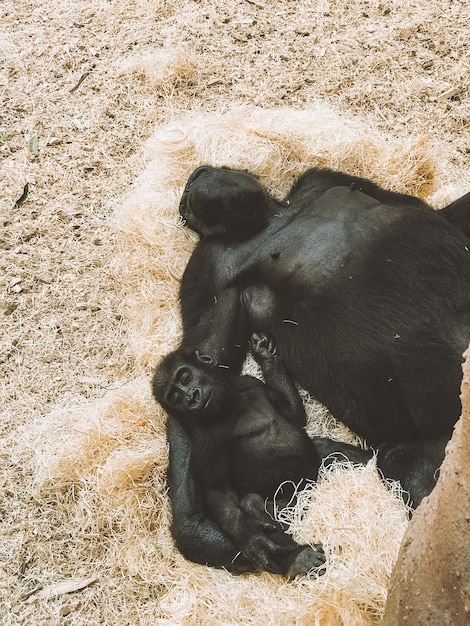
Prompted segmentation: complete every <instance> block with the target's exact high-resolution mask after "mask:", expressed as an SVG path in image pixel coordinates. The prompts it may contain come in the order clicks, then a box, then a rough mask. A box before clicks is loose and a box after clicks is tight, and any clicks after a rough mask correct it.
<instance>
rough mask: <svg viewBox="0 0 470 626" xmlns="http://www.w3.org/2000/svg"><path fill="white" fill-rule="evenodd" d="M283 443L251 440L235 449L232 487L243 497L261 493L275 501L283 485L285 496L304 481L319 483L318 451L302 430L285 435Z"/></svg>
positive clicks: (266, 439)
mask: <svg viewBox="0 0 470 626" xmlns="http://www.w3.org/2000/svg"><path fill="white" fill-rule="evenodd" d="M283 435H284V436H283V440H282V441H277V440H275V441H271V440H270V439H269V438H267V437H264V438H263V437H262V436H260V437H251V438H249V439H248V440H246V441H242V442H240V443H239V444H238V445H237V446H235V447H234V449H233V453H232V458H231V462H230V464H231V468H232V477H231V480H232V484H233V485H234V486H235V489H236V491H237V494H238V496H239V497H243V496H244V495H246V494H247V493H258V494H260V495H261V496H263V497H264V498H272V497H273V496H274V495H275V493H276V492H277V491H278V489H279V487H280V485H282V484H283V483H291V484H290V485H288V484H286V485H284V489H283V495H282V497H283V498H284V497H285V494H286V492H291V493H292V492H293V489H292V487H293V486H295V485H298V484H299V483H301V482H302V481H303V480H304V479H311V480H315V479H316V477H317V471H318V464H317V457H316V450H315V447H314V446H313V443H312V442H311V440H310V439H309V438H308V436H307V435H306V434H305V432H303V431H302V430H300V429H298V430H297V429H295V431H294V432H291V433H289V434H288V435H286V433H284V434H283Z"/></svg>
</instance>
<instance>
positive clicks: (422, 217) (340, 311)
mask: <svg viewBox="0 0 470 626" xmlns="http://www.w3.org/2000/svg"><path fill="white" fill-rule="evenodd" d="M469 205H470V198H469V196H468V195H467V196H465V197H464V198H462V199H461V200H460V201H457V202H456V203H453V204H452V205H449V207H447V208H446V209H444V210H443V211H442V212H436V211H433V210H432V209H431V208H430V207H429V206H427V205H426V204H425V203H423V202H422V201H420V200H418V199H416V198H413V197H410V196H406V195H402V194H396V193H393V192H390V191H386V190H383V189H381V188H380V187H378V186H376V185H375V184H373V183H372V182H370V181H368V180H364V179H358V178H356V177H353V176H349V175H347V174H343V173H339V172H332V171H330V170H319V169H312V170H309V171H307V172H306V173H305V174H304V175H302V176H301V177H300V178H299V179H298V180H297V182H296V183H295V184H294V185H293V187H292V189H291V190H290V192H289V193H288V195H287V197H286V198H285V199H284V200H283V201H277V200H275V199H274V198H273V197H272V196H270V195H269V194H268V192H267V191H266V189H264V187H263V186H262V185H261V184H260V183H259V182H258V180H257V179H256V178H255V177H253V176H251V175H250V174H247V173H246V172H241V171H236V170H230V169H225V168H212V167H207V166H204V167H200V168H198V169H197V170H195V171H194V172H193V174H192V175H191V176H190V178H189V180H188V183H187V185H186V188H185V190H184V193H183V196H182V199H181V203H180V213H181V216H182V217H183V219H184V220H185V221H186V223H187V225H188V226H189V227H190V228H192V229H193V230H195V231H196V232H198V233H199V234H200V235H201V239H200V241H199V243H198V245H197V246H196V248H195V250H194V252H193V254H192V256H191V258H190V260H189V263H188V265H187V268H186V270H185V273H184V276H183V279H182V283H181V290H180V298H181V313H182V322H183V338H182V342H181V345H180V347H179V348H178V351H179V352H181V354H182V356H187V357H188V358H194V354H195V353H197V354H203V355H209V356H210V357H212V359H215V361H216V362H217V363H218V364H219V366H220V367H221V368H223V369H227V370H228V371H231V372H232V373H233V372H238V371H239V369H240V367H241V363H242V361H243V358H244V356H245V354H246V350H247V340H248V337H249V334H250V331H251V330H254V331H262V332H264V333H266V334H268V335H272V336H274V337H275V339H276V342H277V344H278V346H279V350H280V352H281V354H282V355H283V357H284V360H285V363H286V365H287V367H288V369H289V370H290V372H291V373H292V375H293V376H294V378H295V379H296V380H297V381H298V382H299V383H300V384H301V385H302V386H303V387H304V388H305V389H307V390H308V391H309V392H310V393H311V394H312V395H313V396H314V397H316V398H317V399H318V400H319V401H320V402H322V403H323V404H325V405H326V406H327V407H328V409H329V410H330V411H331V413H332V414H333V415H334V416H335V417H336V418H337V419H339V420H341V421H343V422H344V423H345V424H346V425H347V426H349V427H350V428H351V429H352V430H353V431H354V432H356V433H358V434H359V435H361V436H362V437H365V438H366V439H367V441H368V442H369V443H370V444H371V445H373V446H375V447H378V448H379V465H380V467H381V469H382V470H383V472H384V473H385V475H386V476H390V477H392V478H399V479H401V480H402V482H403V484H404V486H405V488H407V489H409V490H410V491H411V492H412V498H413V499H414V501H415V504H416V503H418V502H419V500H420V499H421V498H422V497H423V495H426V493H428V492H429V491H430V489H431V488H432V485H433V484H434V473H435V471H436V469H437V468H438V467H439V465H440V462H441V460H442V458H443V453H444V446H445V442H446V441H447V440H448V438H449V437H450V434H451V431H452V427H453V425H454V423H455V422H456V420H457V419H458V417H459V415H460V401H459V387H460V381H461V363H462V353H463V351H464V350H465V349H466V347H467V345H468V343H469V339H470V252H469V246H470V243H469V240H468V239H467V236H466V234H465V233H466V232H468V224H467V222H468V219H467V216H468V214H469V213H470V206H469ZM167 432H168V439H169V443H170V465H169V470H168V484H169V494H170V499H171V502H172V510H173V523H172V532H173V535H174V537H175V540H176V543H177V545H178V547H179V548H180V550H181V552H182V553H183V554H184V555H185V556H186V557H187V558H189V559H191V560H194V561H196V562H200V563H207V564H210V565H213V566H217V567H226V568H228V569H230V570H232V571H239V569H250V566H249V565H246V564H244V565H243V566H242V567H239V565H240V566H241V565H242V564H241V563H237V561H235V562H233V558H234V555H235V553H236V552H237V551H236V549H235V547H234V546H233V544H232V543H231V542H230V541H229V540H228V539H227V537H225V536H224V535H223V534H222V533H221V532H220V530H219V529H218V528H217V527H216V526H215V525H214V523H213V522H212V521H211V520H209V519H208V518H207V516H206V514H205V510H204V503H203V501H202V497H201V493H200V489H199V486H198V484H197V483H196V481H195V480H194V478H193V476H192V475H191V468H190V445H189V440H188V438H187V435H186V433H185V431H184V430H183V429H182V428H181V426H180V425H179V424H178V423H177V422H176V420H175V419H173V418H172V417H171V416H170V417H169V420H168V426H167ZM263 550H264V553H263V554H260V555H259V556H260V559H259V560H261V561H263V560H264V561H266V562H269V559H270V554H269V550H268V551H267V552H266V542H262V541H261V542H260V551H263Z"/></svg>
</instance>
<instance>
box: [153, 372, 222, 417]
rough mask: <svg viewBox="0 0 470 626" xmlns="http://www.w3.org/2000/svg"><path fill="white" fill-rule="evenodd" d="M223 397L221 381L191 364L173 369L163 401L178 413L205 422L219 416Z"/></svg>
mask: <svg viewBox="0 0 470 626" xmlns="http://www.w3.org/2000/svg"><path fill="white" fill-rule="evenodd" d="M226 397H227V394H226V390H225V386H224V385H223V383H222V381H220V380H218V378H216V377H215V376H213V375H211V373H210V372H209V371H207V370H205V369H202V368H198V367H195V366H194V365H190V364H184V365H181V366H180V367H179V368H178V369H177V370H176V371H175V373H174V376H173V377H172V379H171V381H170V384H169V386H168V389H167V392H166V394H165V400H166V404H167V405H168V407H170V409H173V410H174V411H175V412H176V413H177V414H179V415H183V416H184V417H188V418H192V419H194V418H196V419H197V420H204V421H205V420H210V419H212V418H213V417H216V416H217V415H219V413H220V411H221V409H222V407H223V405H224V403H225V400H226Z"/></svg>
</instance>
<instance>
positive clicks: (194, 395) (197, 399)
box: [187, 387, 202, 409]
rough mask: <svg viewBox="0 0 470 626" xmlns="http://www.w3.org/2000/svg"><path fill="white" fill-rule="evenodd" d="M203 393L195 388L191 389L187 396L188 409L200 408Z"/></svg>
mask: <svg viewBox="0 0 470 626" xmlns="http://www.w3.org/2000/svg"><path fill="white" fill-rule="evenodd" d="M201 398H202V393H201V390H200V389H198V388H197V387H195V388H194V389H190V390H189V392H188V394H187V399H188V408H189V409H194V408H196V407H198V406H199V404H200V403H201Z"/></svg>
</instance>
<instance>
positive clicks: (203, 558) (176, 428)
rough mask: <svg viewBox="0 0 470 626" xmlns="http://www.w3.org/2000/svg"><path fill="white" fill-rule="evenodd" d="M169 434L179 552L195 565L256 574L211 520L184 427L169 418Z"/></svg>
mask: <svg viewBox="0 0 470 626" xmlns="http://www.w3.org/2000/svg"><path fill="white" fill-rule="evenodd" d="M166 432H167V438H168V443H169V457H170V458H169V464H168V472H167V483H168V495H169V498H170V502H171V511H172V523H171V532H172V535H173V538H174V540H175V543H176V545H177V547H178V549H179V551H180V552H181V554H182V555H183V556H184V557H185V558H187V559H188V560H190V561H194V562H195V563H201V564H203V565H210V566H211V567H218V568H226V569H228V570H229V571H231V572H234V573H241V572H246V571H253V569H254V567H253V565H252V564H251V563H250V562H249V561H248V560H247V559H246V558H245V557H243V555H241V554H240V555H239V556H237V554H238V553H239V549H238V548H237V547H236V546H235V544H234V543H233V542H232V541H231V540H230V539H229V538H228V537H227V536H226V535H225V534H224V533H223V532H222V531H221V530H220V528H219V527H218V526H217V525H216V524H215V523H214V522H213V521H212V520H210V519H209V518H208V517H207V513H206V511H205V508H204V503H203V495H202V492H201V489H200V486H199V484H198V483H197V481H196V480H195V479H194V477H193V474H192V472H191V468H190V462H191V460H190V459H191V444H190V441H189V438H188V436H187V434H186V432H185V431H184V429H183V427H182V426H181V424H180V423H179V422H178V421H177V420H176V419H175V418H173V417H170V416H169V417H168V420H167V426H166Z"/></svg>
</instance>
